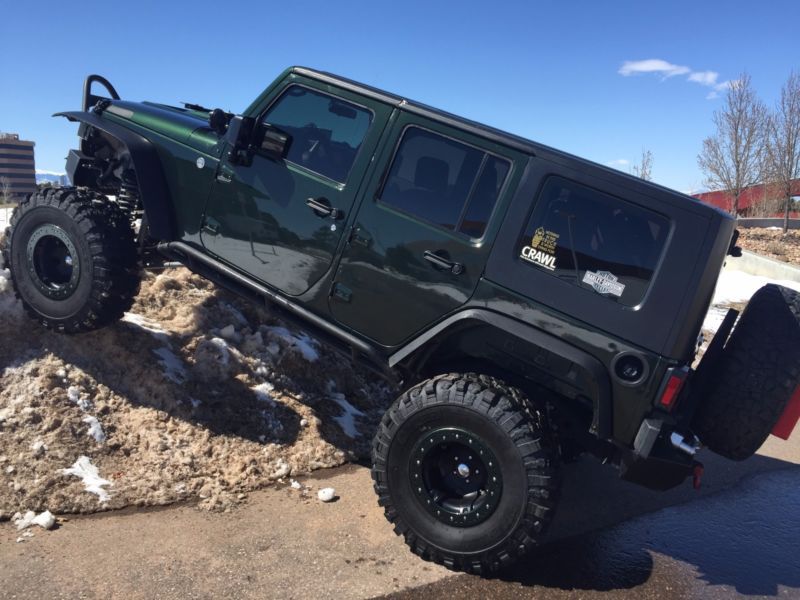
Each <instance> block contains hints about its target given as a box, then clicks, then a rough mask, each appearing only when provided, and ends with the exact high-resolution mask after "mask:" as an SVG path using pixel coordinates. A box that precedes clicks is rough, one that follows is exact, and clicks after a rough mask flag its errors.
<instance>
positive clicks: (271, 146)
mask: <svg viewBox="0 0 800 600" xmlns="http://www.w3.org/2000/svg"><path fill="white" fill-rule="evenodd" d="M258 137H259V138H260V139H259V141H258V151H259V153H260V154H263V155H264V156H266V157H267V158H271V159H272V160H281V159H283V158H286V155H287V154H288V153H289V147H290V146H291V144H292V136H290V135H289V134H288V133H286V132H285V131H283V130H281V129H278V128H277V127H275V126H274V125H270V124H269V123H264V124H263V125H261V126H260V127H259V133H258Z"/></svg>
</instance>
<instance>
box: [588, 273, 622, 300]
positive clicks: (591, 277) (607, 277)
mask: <svg viewBox="0 0 800 600" xmlns="http://www.w3.org/2000/svg"><path fill="white" fill-rule="evenodd" d="M583 283H587V284H589V285H590V286H592V287H593V288H594V290H595V291H596V292H597V293H598V294H611V295H612V296H616V297H617V298H619V297H620V296H622V292H624V291H625V284H624V283H620V282H619V281H618V279H617V276H616V275H614V274H613V273H609V272H608V271H598V272H597V273H592V272H591V271H586V275H584V276H583Z"/></svg>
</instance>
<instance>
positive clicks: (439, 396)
mask: <svg viewBox="0 0 800 600" xmlns="http://www.w3.org/2000/svg"><path fill="white" fill-rule="evenodd" d="M442 406H455V407H459V408H463V409H465V410H468V411H474V412H475V413H478V414H479V415H481V416H482V417H483V418H484V419H486V421H487V425H491V424H492V423H493V424H495V425H497V426H498V427H500V428H501V429H502V430H503V432H504V433H505V435H506V436H508V438H509V439H510V440H511V441H512V443H513V444H514V445H515V446H516V448H517V450H518V451H519V454H520V458H521V459H522V461H523V467H524V470H525V473H526V474H527V482H526V483H527V500H526V501H525V508H524V510H523V512H522V515H521V517H520V518H519V519H518V521H517V522H516V526H515V527H514V529H513V530H512V531H509V532H507V534H506V535H505V537H504V538H503V539H502V541H501V542H500V543H498V544H495V545H494V546H493V547H491V548H490V549H488V550H486V551H484V552H479V553H478V552H476V553H463V552H462V553H459V552H458V551H457V550H454V551H446V550H443V549H441V548H439V547H437V546H435V545H434V544H432V543H431V542H430V541H429V540H426V539H424V538H423V537H422V536H421V535H420V533H419V532H417V531H414V530H412V528H411V527H410V526H409V524H408V523H407V521H406V519H405V518H404V511H408V510H419V511H423V509H422V507H421V506H420V507H417V506H398V505H397V503H396V499H395V498H394V497H393V495H392V491H391V490H390V489H389V474H388V468H389V467H388V460H389V453H390V447H391V445H392V442H393V440H394V439H395V438H396V436H397V433H398V431H399V430H400V428H401V427H402V426H403V424H404V423H406V422H407V421H408V419H409V418H411V417H412V416H413V415H416V414H418V413H419V412H421V411H425V410H428V409H430V408H433V407H442ZM555 449H556V444H555V443H554V442H553V440H552V439H551V436H550V434H549V429H548V427H547V424H546V420H545V418H544V416H543V413H542V412H540V411H538V410H537V409H536V407H535V406H534V405H532V404H531V403H530V402H529V401H527V399H526V398H525V396H524V395H523V394H522V392H521V391H520V390H518V389H516V388H513V387H511V386H508V385H506V384H505V383H504V382H502V381H501V380H499V379H495V378H493V377H489V376H485V375H478V374H475V373H467V374H462V373H451V374H446V375H439V376H436V377H433V378H431V379H428V380H426V381H423V382H422V383H419V384H418V385H415V386H414V387H412V388H411V389H409V390H407V391H406V392H404V393H403V394H401V395H400V397H399V398H398V399H397V400H396V401H395V402H394V403H393V404H392V406H391V407H389V409H388V410H387V411H386V413H385V415H384V417H383V419H382V421H381V424H380V426H379V428H378V431H377V433H376V435H375V437H374V439H373V445H372V461H373V463H372V464H373V466H372V479H373V482H374V488H375V492H376V493H377V495H378V503H379V504H380V505H381V506H382V507H383V509H384V514H385V516H386V519H387V520H388V521H389V522H390V523H392V524H393V525H394V531H395V533H396V534H398V535H402V536H403V537H404V539H405V542H406V544H407V545H408V546H409V547H410V548H411V549H412V551H413V552H414V553H416V554H418V555H419V556H420V557H422V558H423V559H425V560H429V561H432V562H435V563H439V564H442V565H445V566H446V567H447V568H449V569H453V570H458V571H466V572H471V573H476V574H489V573H492V572H496V571H498V570H500V569H504V568H505V567H507V566H509V565H511V564H513V563H514V562H516V561H517V560H518V559H519V558H521V557H522V556H524V555H525V554H526V553H527V552H528V551H530V550H531V549H532V548H533V547H535V546H536V545H537V544H538V543H539V541H540V539H541V536H542V534H543V533H544V531H545V530H546V528H547V526H548V525H549V524H550V522H551V520H552V517H553V514H554V512H555V507H556V502H557V499H558V492H559V480H558V468H557V465H558V459H557V455H556V450H555Z"/></svg>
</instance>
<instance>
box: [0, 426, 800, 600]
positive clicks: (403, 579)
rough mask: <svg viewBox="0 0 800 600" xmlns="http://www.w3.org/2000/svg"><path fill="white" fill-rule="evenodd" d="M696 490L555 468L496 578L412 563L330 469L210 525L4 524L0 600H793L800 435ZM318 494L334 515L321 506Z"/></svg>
mask: <svg viewBox="0 0 800 600" xmlns="http://www.w3.org/2000/svg"><path fill="white" fill-rule="evenodd" d="M701 460H704V462H705V464H706V478H705V481H704V486H703V488H702V489H701V490H700V491H699V492H696V491H694V490H693V489H692V488H691V485H689V484H688V483H687V484H686V485H684V486H681V487H679V488H676V489H674V490H671V491H669V492H666V493H657V492H651V491H648V490H644V489H642V488H638V487H636V486H633V485H631V484H628V483H625V482H622V481H620V480H619V479H617V477H616V473H615V471H614V470H613V469H612V468H610V467H601V466H600V465H599V464H597V463H595V462H594V461H592V460H591V459H584V460H582V461H580V462H578V463H575V464H572V465H567V466H566V467H565V469H564V475H565V481H564V496H563V501H562V505H561V506H560V509H559V512H558V514H557V516H556V520H555V521H554V523H553V526H552V528H551V531H550V536H549V540H548V541H547V543H545V544H543V545H542V547H541V548H540V549H539V550H538V551H537V552H535V553H534V554H533V555H532V556H531V557H530V558H529V559H528V560H526V561H525V562H524V563H522V564H521V565H519V566H518V567H517V568H515V569H513V570H512V571H509V572H507V573H504V574H503V575H501V576H499V577H495V578H491V579H482V578H479V577H474V576H470V575H464V574H454V573H451V572H449V571H447V570H445V569H444V568H442V567H439V566H437V565H433V564H430V563H427V562H424V561H422V560H420V559H419V558H418V557H416V556H415V555H413V554H412V553H411V552H409V551H408V550H407V549H406V547H405V545H404V544H403V542H402V541H401V540H400V539H399V538H397V537H396V536H395V535H394V534H393V533H392V531H391V527H390V526H389V524H388V523H386V521H385V520H384V518H383V515H382V513H381V510H380V509H379V508H378V507H377V505H376V502H375V498H374V494H373V492H372V489H371V482H370V478H369V471H368V470H367V469H366V468H365V467H361V466H355V465H351V466H347V467H343V468H340V469H333V470H330V471H326V472H323V473H321V474H320V476H319V477H314V478H309V479H307V480H306V482H307V483H309V484H310V485H312V486H313V489H312V490H311V493H310V494H308V495H307V497H304V496H303V495H301V494H300V493H299V492H298V491H297V490H294V489H291V488H289V487H284V488H280V489H275V488H270V489H266V490H263V491H260V492H257V493H253V494H251V495H250V497H249V498H248V502H247V503H246V505H245V506H244V507H242V508H240V509H237V510H234V511H233V512H230V513H223V514H214V513H208V512H204V511H200V510H198V509H197V508H195V507H193V506H191V505H181V506H171V507H166V508H162V509H127V510H124V511H118V512H113V513H103V514H99V515H93V516H87V517H73V518H70V520H69V521H67V522H65V523H63V524H61V525H60V526H59V527H58V529H56V530H54V531H49V532H46V531H41V530H38V531H35V536H34V537H33V538H32V539H30V540H28V541H25V542H22V543H16V542H15V539H16V538H17V535H18V534H17V532H16V531H15V530H14V528H13V527H12V525H11V524H10V523H3V524H0V565H2V567H1V568H0V597H3V598H182V599H183V598H319V597H337V598H370V597H377V596H387V595H388V596H389V597H397V598H411V597H414V598H445V597H447V598H453V597H458V598H460V599H462V598H463V599H466V598H488V597H491V598H534V597H535V598H562V597H569V598H575V597H580V598H591V597H595V596H603V595H604V596H606V597H608V598H637V599H638V598H691V597H695V598H701V597H702V598H730V597H736V596H747V597H751V596H764V597H776V596H777V597H783V598H794V597H798V598H800V558H798V552H797V551H798V547H797V542H796V540H797V534H798V532H800V468H798V465H800V436H799V435H795V436H794V437H793V438H792V440H790V441H789V442H782V441H780V440H777V439H770V440H769V441H768V443H767V444H766V445H765V447H764V448H763V449H762V451H761V453H760V454H759V455H758V456H756V457H754V458H752V459H750V460H748V461H745V462H743V463H733V462H730V461H726V460H723V459H720V458H718V457H714V456H713V455H710V454H707V455H706V456H704V457H702V458H701ZM321 486H332V487H334V488H336V492H337V495H338V496H339V499H338V501H336V502H333V503H331V504H323V503H321V502H319V501H318V500H317V499H316V490H317V489H318V488H319V487H321Z"/></svg>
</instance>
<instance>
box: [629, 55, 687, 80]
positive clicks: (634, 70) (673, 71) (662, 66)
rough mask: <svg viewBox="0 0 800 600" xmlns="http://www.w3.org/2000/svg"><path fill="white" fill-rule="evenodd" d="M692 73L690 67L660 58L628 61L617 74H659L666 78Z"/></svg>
mask: <svg viewBox="0 0 800 600" xmlns="http://www.w3.org/2000/svg"><path fill="white" fill-rule="evenodd" d="M690 71H691V69H690V68H689V67H683V66H681V65H673V64H672V63H669V62H667V61H665V60H661V59H660V58H649V59H647V60H626V61H625V62H624V63H622V66H621V67H620V68H619V71H617V72H618V73H619V74H620V75H622V76H623V77H628V76H630V75H636V74H639V73H659V74H661V75H663V76H664V77H674V76H675V75H685V74H686V73H689V72H690Z"/></svg>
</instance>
